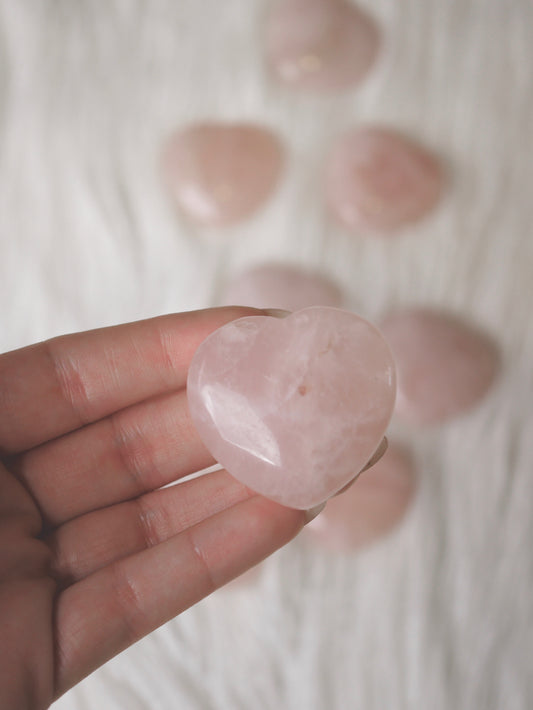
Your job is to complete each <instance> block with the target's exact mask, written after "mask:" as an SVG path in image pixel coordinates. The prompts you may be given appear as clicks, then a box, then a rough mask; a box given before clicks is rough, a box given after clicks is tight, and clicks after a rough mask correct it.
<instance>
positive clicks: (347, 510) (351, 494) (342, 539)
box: [306, 443, 416, 552]
mask: <svg viewBox="0 0 533 710" xmlns="http://www.w3.org/2000/svg"><path fill="white" fill-rule="evenodd" d="M415 490H416V477H415V466H414V461H413V457H412V456H411V454H410V452H409V451H408V450H407V449H406V448H405V447H404V446H401V445H400V444H394V443H389V447H388V449H387V451H386V452H385V454H384V455H383V457H382V458H381V459H380V460H379V461H378V462H377V463H376V464H375V465H374V466H373V467H372V468H371V469H369V470H368V471H365V472H364V473H362V474H361V476H360V477H359V478H358V479H357V480H356V481H355V483H354V484H353V485H352V486H351V487H350V488H349V489H348V490H347V491H346V492H345V493H341V494H340V495H338V496H335V497H334V498H331V500H329V501H328V504H327V505H326V507H325V509H324V510H323V511H322V513H320V515H319V516H318V517H317V518H315V519H314V520H313V521H312V522H311V523H310V524H309V525H308V526H307V528H306V529H307V530H308V531H309V537H312V539H313V540H314V541H315V542H317V543H319V544H320V545H321V546H324V547H326V548H328V549H330V550H333V551H336V552H350V551H352V550H357V549H359V548H360V547H363V546H364V545H367V544H369V543H371V542H373V541H374V540H376V539H378V538H380V537H381V536H383V535H385V534H386V533H388V532H390V531H391V530H392V529H393V528H395V527H396V526H397V525H398V523H399V522H400V521H401V520H402V518H403V517H404V515H405V513H406V511H407V509H408V508H409V505H410V503H411V501H412V499H413V497H414V493H415Z"/></svg>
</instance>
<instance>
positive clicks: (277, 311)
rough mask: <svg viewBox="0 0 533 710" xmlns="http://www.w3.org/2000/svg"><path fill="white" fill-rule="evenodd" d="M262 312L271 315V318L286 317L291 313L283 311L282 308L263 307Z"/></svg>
mask: <svg viewBox="0 0 533 710" xmlns="http://www.w3.org/2000/svg"><path fill="white" fill-rule="evenodd" d="M263 313H264V314H265V315H267V316H272V318H286V317H287V316H290V314H291V312H290V311H285V310H283V308H264V309H263Z"/></svg>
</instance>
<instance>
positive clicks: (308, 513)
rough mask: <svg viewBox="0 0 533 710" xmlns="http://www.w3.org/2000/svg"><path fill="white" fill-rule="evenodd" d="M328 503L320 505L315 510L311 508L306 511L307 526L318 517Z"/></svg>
mask: <svg viewBox="0 0 533 710" xmlns="http://www.w3.org/2000/svg"><path fill="white" fill-rule="evenodd" d="M326 503H327V501H324V503H320V505H315V507H314V508H310V509H309V510H306V511H305V525H307V523H310V522H311V520H314V519H315V518H316V516H317V515H318V514H319V513H321V512H322V511H323V510H324V508H325V507H326Z"/></svg>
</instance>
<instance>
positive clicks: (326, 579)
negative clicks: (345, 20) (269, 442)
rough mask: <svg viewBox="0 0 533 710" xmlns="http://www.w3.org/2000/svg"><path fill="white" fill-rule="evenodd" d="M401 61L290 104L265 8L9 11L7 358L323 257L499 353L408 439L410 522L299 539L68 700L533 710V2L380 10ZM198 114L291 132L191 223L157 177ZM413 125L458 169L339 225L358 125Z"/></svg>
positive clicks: (390, 53) (2, 307)
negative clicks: (415, 463)
mask: <svg viewBox="0 0 533 710" xmlns="http://www.w3.org/2000/svg"><path fill="white" fill-rule="evenodd" d="M361 4H362V5H366V6H367V7H368V8H369V9H370V10H371V11H372V12H373V13H374V15H375V16H376V17H377V18H378V20H379V21H380V22H381V24H382V26H383V28H384V31H385V34H386V41H385V51H384V54H383V56H382V59H381V61H380V64H379V66H378V67H377V68H376V70H375V71H374V72H373V73H372V76H371V77H370V78H369V79H368V81H367V82H366V83H365V84H364V86H363V87H362V89H361V90H360V91H358V92H355V93H349V94H348V95H345V96H341V97H338V98H327V99H315V98H309V97H305V96H298V95H297V96H295V95H293V94H291V93H290V92H288V91H285V90H282V89H280V88H279V87H277V86H276V85H274V84H273V83H272V82H271V81H270V80H269V78H268V76H267V75H266V72H265V70H264V67H263V63H262V59H261V27H262V22H263V18H264V13H265V9H266V6H267V2H266V0H265V1H263V0H224V2H222V1H221V0H153V1H151V2H143V1H142V0H129V1H128V0H109V1H107V2H97V1H95V0H32V1H31V2H30V1H26V2H22V1H20V0H0V104H1V113H0V239H1V246H0V350H6V349H10V348H13V347H18V346H21V345H24V344H27V343H30V342H32V341H35V340H38V339H42V338H45V337H50V336H53V335H56V334H59V333H64V332H69V331H74V330H81V329H86V328H91V327H96V326H100V325H104V324H111V323H118V322H122V321H126V320H135V319H139V318H142V317H147V316H150V315H156V314H160V313H164V312H168V311H175V310H187V309H191V308H196V307H202V306H205V305H211V304H215V303H216V302H217V298H218V293H219V289H220V286H221V283H222V282H223V280H224V279H225V278H227V277H228V276H229V275H231V274H232V273H233V272H234V271H235V270H237V268H239V267H240V266H243V265H246V264H251V263H256V262H258V261H260V260H263V259H264V258H274V257H275V258H286V259H288V260H291V261H297V262H299V263H302V264H304V265H308V266H321V267H322V268H323V269H325V270H327V271H328V272H329V273H330V274H331V275H332V276H333V277H334V278H336V279H337V280H338V281H339V282H340V283H341V284H342V286H343V287H344V288H345V289H346V290H347V292H348V294H349V298H350V305H351V306H352V307H353V308H354V309H356V310H358V311H360V312H362V313H363V314H365V315H367V316H368V317H370V318H373V317H377V316H379V315H380V314H381V313H382V312H383V311H384V310H385V309H387V308H388V307H390V306H391V305H395V306H396V305H402V304H418V303H425V304H437V305H445V306H447V307H449V308H451V309H453V310H455V311H457V312H459V313H461V314H463V315H465V316H467V317H468V318H471V319H473V320H474V321H475V322H477V323H479V324H481V325H482V326H484V327H485V328H487V329H488V330H489V331H490V332H491V333H492V334H493V335H494V336H495V337H496V338H497V340H498V341H499V343H500V344H501V347H502V349H503V352H504V359H505V366H504V373H503V376H502V377H501V379H500V382H499V385H498V387H497V388H495V389H494V390H493V392H492V393H491V395H490V396H489V397H488V398H487V399H486V400H485V401H484V402H483V404H482V406H481V407H480V408H478V409H477V410H476V411H475V412H474V413H472V414H471V415H469V416H467V417H465V418H463V419H461V420H458V421H456V422H454V423H452V424H450V425H448V426H446V427H444V428H439V429H434V430H431V431H426V432H420V431H417V430H407V429H405V430H401V431H398V432H397V433H398V435H399V436H401V437H403V438H405V439H406V440H408V441H410V442H413V443H414V444H415V445H416V450H417V455H418V460H419V465H420V473H421V483H420V492H419V495H418V498H417V500H416V503H415V506H414V508H413V509H412V511H411V513H410V515H409V516H408V519H407V520H406V522H405V524H404V525H403V526H402V527H401V528H400V529H399V530H398V532H397V533H396V534H394V535H393V536H391V537H390V538H388V539H386V540H384V541H382V542H380V543H379V544H376V545H375V546H374V547H373V548H371V549H369V550H368V551H365V552H364V553H362V554H360V555H357V556H353V557H348V558H339V559H336V558H332V557H331V556H327V555H325V554H321V553H318V552H316V551H314V550H312V549H309V548H307V547H305V546H304V544H303V543H302V542H301V541H298V540H297V541H295V542H294V543H293V544H291V545H290V546H289V547H288V548H287V549H285V550H283V551H282V552H280V553H278V554H277V555H276V556H275V557H274V558H272V559H271V560H269V561H268V562H267V563H266V565H265V566H264V570H263V573H262V576H261V578H260V580H259V582H258V584H257V585H256V586H254V587H252V588H251V589H241V590H233V591H232V590H230V589H228V590H225V591H221V592H218V593H217V594H215V595H213V596H212V597H211V598H210V599H208V600H206V601H205V602H203V603H202V604H200V605H199V606H197V607H196V608H194V609H192V610H190V611H189V612H187V613H185V614H184V615H182V616H181V617H180V618H179V619H176V620H174V621H173V622H171V623H169V624H167V625H166V626H164V627H163V628H161V629H159V630H158V631H156V632H155V633H153V634H152V635H151V636H150V637H148V638H146V639H144V640H143V641H141V642H140V643H138V644H137V645H136V646H135V647H133V648H132V649H130V650H129V651H127V652H125V653H123V654H122V655H121V656H119V657H118V658H116V659H114V660H113V661H112V662H110V663H109V664H108V665H106V666H105V667H104V668H103V669H101V670H100V671H98V672H97V673H95V674H94V675H93V676H92V677H90V678H88V679H87V680H86V681H84V682H83V683H82V684H81V685H80V686H78V687H77V688H75V689H74V690H72V691H71V692H69V693H68V694H67V695H66V696H64V697H63V698H62V699H61V700H60V701H59V702H58V703H57V706H56V707H57V709H58V710H60V709H61V710H66V709H68V710H82V708H83V709H85V708H87V709H89V710H92V709H93V708H105V709H106V710H113V709H114V708H121V709H123V708H128V710H138V709H139V710H140V709H142V710H145V709H146V710H148V709H150V710H158V709H164V710H166V709H167V708H180V709H184V708H187V709H189V708H190V709H192V710H251V709H252V708H253V709H254V710H255V709H261V710H279V709H280V708H283V709H284V710H304V709H305V710H345V709H348V708H350V709H352V708H353V709H359V708H361V709H362V710H363V709H364V710H384V709H387V710H427V709H431V710H450V709H451V708H453V709H454V710H463V709H464V710H493V709H494V710H526V709H527V708H531V707H532V706H533V674H532V673H531V662H532V658H533V597H532V593H531V589H532V587H533V556H532V554H531V540H532V538H533V495H532V492H533V368H532V362H533V327H532V325H531V318H530V310H531V304H532V302H533V300H532V299H533V235H532V227H531V225H532V224H533V199H532V194H531V185H532V184H533V159H532V158H533V138H532V126H533V79H532V72H533V69H532V67H533V41H532V37H533V6H532V5H531V3H530V2H529V0H423V1H422V0H402V2H390V0H373V2H371V0H366V1H365V2H364V3H363V2H361ZM197 117H201V118H205V117H208V118H216V117H219V118H223V119H243V118H245V119H251V120H256V121H259V122H261V123H264V124H266V125H268V126H271V127H273V128H274V129H275V130H276V131H278V132H279V133H280V134H281V135H282V137H283V138H284V140H285V141H286V144H287V148H288V151H289V157H290V162H289V166H288V170H287V173H286V176H285V179H284V182H283V184H282V186H281V189H280V191H279V192H278V194H277V195H276V196H275V198H274V200H272V201H271V202H270V203H269V205H268V207H267V208H266V209H265V210H264V211H263V212H261V214H260V215H258V216H257V217H256V218H254V219H253V220H252V221H250V222H247V223H246V224H244V225H243V226H240V227H239V228H236V229H232V230H230V231H229V232H227V233H225V234H224V235H221V234H218V233H212V234H204V233H196V232H195V230H193V229H191V228H190V226H188V225H186V224H185V223H184V222H182V221H181V220H180V218H179V217H176V215H175V214H174V213H173V211H172V209H171V208H170V207H169V205H168V203H167V201H166V199H165V197H164V195H163V193H162V191H161V189H160V184H159V181H158V177H157V170H156V166H157V155H158V151H159V147H160V144H161V140H162V139H163V138H164V137H165V135H166V134H167V133H168V132H169V131H170V130H171V129H172V128H173V127H175V126H176V125H179V124H181V123H183V122H185V121H189V120H191V119H194V118H197ZM360 121H379V122H382V123H385V124H388V125H393V126H396V127H398V128H400V129H402V130H405V131H407V132H408V133H410V134H412V135H414V136H416V137H418V138H419V139H420V140H422V141H424V142H425V143H426V144H428V145H429V146H430V147H431V148H433V149H434V150H435V151H436V152H437V153H438V154H440V155H441V156H442V157H443V159H444V160H445V161H446V164H447V166H448V171H449V175H450V185H449V189H448V193H447V197H446V200H445V201H444V204H443V205H442V207H441V208H440V209H439V210H438V211H437V212H436V213H435V214H434V215H433V216H432V217H431V218H430V219H428V220H426V221H425V222H424V223H423V224H421V225H420V226H419V227H416V228H415V229H410V230H409V231H408V232H407V233H405V234H404V235H402V236H401V237H398V238H397V239H390V240H386V241H379V240H371V239H366V240H365V239H362V238H361V239H357V238H353V237H350V238H349V237H348V236H347V235H345V234H343V233H342V232H341V231H340V230H338V229H336V228H335V227H333V226H332V225H331V224H330V222H329V220H328V219H327V218H326V216H325V214H324V211H323V207H322V201H321V189H320V188H321V185H320V170H321V165H322V162H323V156H324V151H325V149H326V148H327V146H328V144H329V143H330V141H331V139H332V137H333V136H334V135H336V134H337V133H338V132H339V131H340V130H341V129H343V128H344V127H346V126H349V125H352V124H354V123H356V122H360Z"/></svg>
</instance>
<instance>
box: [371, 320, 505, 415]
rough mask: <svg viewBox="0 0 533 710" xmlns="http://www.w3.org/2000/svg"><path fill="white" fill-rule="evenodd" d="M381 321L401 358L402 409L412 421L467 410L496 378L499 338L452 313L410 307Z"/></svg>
mask: <svg viewBox="0 0 533 710" xmlns="http://www.w3.org/2000/svg"><path fill="white" fill-rule="evenodd" d="M381 327H382V329H383V332H384V333H385V337H386V338H387V339H388V341H389V343H390V345H391V348H392V351H393V352H394V357H395V360H396V366H397V372H398V399H397V401H396V411H397V413H398V414H399V415H400V416H402V417H404V418H405V419H406V420H408V421H409V422H410V423H412V424H417V425H424V424H438V423H442V422H445V421H447V420H449V419H452V418H453V417H455V416H458V415H459V414H461V413H463V412H466V411H467V410H469V409H471V408H472V407H473V406H474V405H475V404H477V403H478V402H479V400H480V399H481V398H482V397H483V396H484V395H485V394H486V393H487V391H488V390H489V389H490V387H491V385H492V383H493V382H494V380H495V379H496V376H497V374H498V371H499V369H500V354H499V349H498V347H497V345H496V343H495V342H494V341H493V340H492V338H490V337H489V336H488V335H487V334H486V333H484V332H482V331H481V330H479V329H478V328H475V327H472V326H471V325H470V324H468V323H466V322H464V321H462V320H459V319H458V318H456V317H453V316H451V315H450V314H447V313H440V312H439V311H433V310H431V309H424V308H414V309H408V310H405V311H399V312H397V313H393V314H391V315H389V316H388V317H387V318H386V319H385V320H384V321H383V323H382V324H381Z"/></svg>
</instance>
